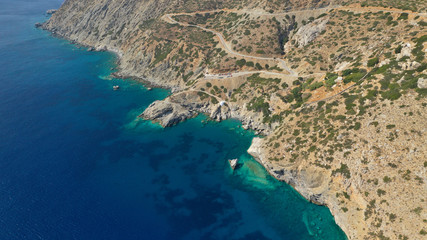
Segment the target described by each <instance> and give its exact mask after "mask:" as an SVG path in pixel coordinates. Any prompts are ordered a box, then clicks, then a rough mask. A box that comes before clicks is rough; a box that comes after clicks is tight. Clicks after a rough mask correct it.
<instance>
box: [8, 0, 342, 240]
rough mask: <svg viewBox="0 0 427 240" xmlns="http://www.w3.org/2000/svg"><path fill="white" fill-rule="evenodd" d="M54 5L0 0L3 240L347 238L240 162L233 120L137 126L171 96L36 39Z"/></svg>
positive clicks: (107, 63) (242, 153)
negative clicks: (236, 162)
mask: <svg viewBox="0 0 427 240" xmlns="http://www.w3.org/2000/svg"><path fill="white" fill-rule="evenodd" d="M61 2H62V1H61V0H31V1H30V0H19V1H18V0H14V1H9V0H8V1H6V0H0V86H1V87H0V136H1V139H0V239H19V240H21V239H64V240H66V239H103V240H104V239H328V240H329V239H345V236H344V234H343V233H342V231H341V230H340V229H339V227H338V226H337V225H336V224H335V223H334V221H333V218H332V216H331V214H330V213H329V210H328V209H327V208H325V207H320V206H316V205H314V204H311V203H308V202H307V201H306V200H304V199H303V198H302V197H301V196H300V195H299V194H298V193H296V192H295V191H294V190H292V189H291V188H290V187H289V186H287V185H286V184H284V183H280V182H277V181H276V180H274V179H273V178H271V177H270V176H269V175H268V174H267V173H266V171H265V170H264V169H263V168H262V167H261V166H260V165H259V164H257V163H256V162H255V161H254V160H253V159H252V158H251V157H250V156H248V155H247V154H246V150H247V148H248V147H249V145H250V142H251V139H252V137H253V134H252V133H251V132H248V131H244V130H242V129H241V128H240V127H239V123H238V122H235V121H225V122H223V123H214V122H208V123H204V122H205V119H204V117H198V118H196V119H193V120H190V121H187V122H185V123H182V124H179V125H178V126H176V127H173V128H169V129H162V128H161V127H159V126H156V125H154V124H151V123H149V122H146V121H142V120H140V119H138V118H137V115H138V114H139V113H141V112H142V111H143V109H144V108H145V107H147V106H148V105H149V104H150V103H151V102H153V101H154V100H157V99H162V98H164V97H166V96H167V94H168V92H167V91H166V90H162V89H155V90H153V91H147V90H146V89H145V88H144V86H143V85H142V84H140V83H138V82H135V81H132V80H122V79H110V78H108V76H109V74H110V73H111V68H112V67H114V62H115V58H114V56H112V55H111V54H109V53H93V52H87V51H86V50H85V49H80V48H79V47H78V46H73V45H71V44H69V43H68V42H67V41H65V40H60V39H56V38H53V37H51V36H50V34H49V33H47V32H44V31H41V30H37V29H34V27H33V25H34V23H35V22H38V21H44V20H45V17H44V16H43V13H44V11H45V10H46V9H50V8H57V7H59V5H60V4H61ZM113 85H120V86H121V89H120V90H119V91H113V90H112V86H113ZM236 157H238V158H240V160H241V161H242V162H243V163H244V164H243V166H242V167H241V168H240V169H238V170H236V171H235V172H234V173H233V172H232V171H231V170H230V167H229V166H228V163H227V159H230V158H236Z"/></svg>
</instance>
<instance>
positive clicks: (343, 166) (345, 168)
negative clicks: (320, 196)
mask: <svg viewBox="0 0 427 240" xmlns="http://www.w3.org/2000/svg"><path fill="white" fill-rule="evenodd" d="M337 173H341V174H342V175H343V176H344V177H346V178H350V177H351V174H350V169H349V168H348V166H347V164H345V163H341V167H340V168H337V169H335V170H333V171H332V176H335V174H337Z"/></svg>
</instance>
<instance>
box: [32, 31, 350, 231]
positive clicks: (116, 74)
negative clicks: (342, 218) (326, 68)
mask: <svg viewBox="0 0 427 240" xmlns="http://www.w3.org/2000/svg"><path fill="white" fill-rule="evenodd" d="M36 28H38V29H41V30H43V31H47V32H49V33H51V36H52V37H55V38H59V39H63V40H66V41H68V42H69V43H70V44H72V45H77V46H79V47H83V48H87V49H88V50H89V49H92V50H91V51H93V52H109V53H112V54H113V55H114V56H115V58H116V60H115V61H114V64H115V65H116V67H115V68H114V69H116V70H117V71H116V72H112V73H111V74H110V75H111V76H112V77H114V78H121V79H126V78H127V79H133V80H135V81H138V82H140V83H142V84H143V85H144V87H153V88H161V89H166V90H169V91H170V94H169V95H168V96H171V94H172V93H174V92H175V91H179V90H181V89H180V88H176V87H175V88H174V87H172V86H168V85H162V84H159V83H156V82H154V81H150V80H148V79H144V78H141V77H136V76H131V75H127V74H122V73H121V72H122V70H121V69H120V68H119V66H120V61H121V58H122V56H123V53H121V52H120V51H118V50H117V49H111V48H108V47H107V46H103V47H102V48H99V47H98V48H97V47H96V46H91V45H89V44H84V43H80V42H78V41H76V40H72V39H70V38H68V37H66V36H63V35H61V34H58V33H56V32H54V31H51V30H49V29H47V28H45V27H44V26H41V27H36ZM91 51H88V52H91ZM197 112H198V114H197V115H196V116H194V117H192V119H193V118H195V117H197V116H198V115H199V114H203V115H205V116H206V117H207V118H210V117H209V115H208V113H207V112H203V111H197ZM240 117H241V118H243V117H242V116H240ZM138 118H141V117H140V116H138ZM241 118H237V117H230V118H229V119H232V120H236V121H238V122H239V123H240V124H242V125H243V119H241ZM212 120H213V121H216V120H214V119H212ZM184 121H186V120H184ZM220 122H221V120H220ZM157 124H158V123H157ZM159 125H160V126H161V124H159ZM161 127H162V128H166V127H163V126H161ZM172 127H173V126H172ZM242 129H243V130H245V131H248V130H250V131H254V132H255V135H254V137H253V138H252V143H251V145H250V147H249V148H248V149H247V150H246V151H247V153H248V154H249V155H250V156H251V157H252V158H253V159H254V160H255V161H256V162H258V163H259V164H260V165H261V166H262V167H263V168H264V169H265V170H266V172H267V173H268V174H269V175H270V176H272V177H273V178H274V179H276V180H277V181H279V182H284V183H286V184H287V185H288V186H290V187H291V188H292V189H293V190H295V191H296V192H297V193H298V194H299V195H300V196H301V197H303V198H304V199H305V200H306V201H308V202H310V203H312V204H315V205H318V206H325V207H327V208H328V210H329V212H330V213H331V215H332V216H333V218H334V220H335V223H336V224H337V225H338V226H339V227H340V229H341V230H342V231H343V233H344V234H345V236H346V239H349V238H348V234H347V233H346V232H345V231H344V228H343V227H342V226H341V225H340V224H338V221H336V216H335V215H334V214H333V213H332V211H331V208H329V206H328V205H327V204H326V203H321V202H318V201H314V200H313V199H311V198H309V197H307V196H306V195H304V194H303V193H302V191H301V190H300V189H298V188H297V187H296V185H295V183H293V182H290V181H286V180H285V179H281V178H280V177H278V175H277V174H276V173H274V171H273V168H272V167H271V166H269V165H268V163H266V162H264V161H262V160H261V159H260V158H259V157H256V156H254V155H253V154H252V153H250V152H249V151H250V150H251V148H252V146H253V141H254V140H255V139H261V140H262V138H261V137H265V136H268V134H262V133H259V134H258V131H257V130H256V129H253V128H251V127H250V126H249V127H248V128H244V127H243V126H242Z"/></svg>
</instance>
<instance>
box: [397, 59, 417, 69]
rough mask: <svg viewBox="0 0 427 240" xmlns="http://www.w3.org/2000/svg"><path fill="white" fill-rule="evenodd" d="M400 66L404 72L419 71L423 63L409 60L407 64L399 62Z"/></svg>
mask: <svg viewBox="0 0 427 240" xmlns="http://www.w3.org/2000/svg"><path fill="white" fill-rule="evenodd" d="M399 66H400V67H401V68H402V69H403V70H414V69H417V68H418V67H419V66H421V63H419V62H416V61H409V60H408V61H406V62H399Z"/></svg>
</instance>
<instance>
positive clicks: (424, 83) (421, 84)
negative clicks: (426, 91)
mask: <svg viewBox="0 0 427 240" xmlns="http://www.w3.org/2000/svg"><path fill="white" fill-rule="evenodd" d="M417 86H418V88H427V79H424V78H420V79H418V82H417Z"/></svg>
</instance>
